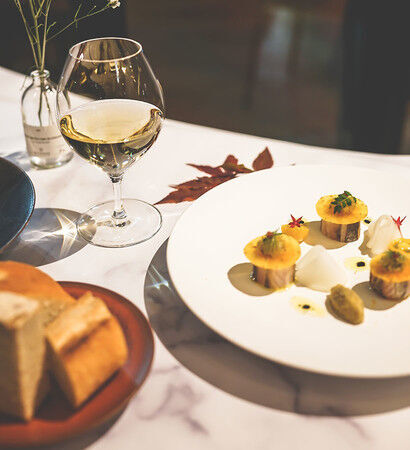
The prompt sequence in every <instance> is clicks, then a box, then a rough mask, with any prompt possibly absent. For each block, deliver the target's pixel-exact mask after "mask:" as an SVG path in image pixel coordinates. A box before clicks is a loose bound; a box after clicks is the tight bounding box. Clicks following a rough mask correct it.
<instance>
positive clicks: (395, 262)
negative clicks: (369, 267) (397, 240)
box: [380, 250, 406, 272]
mask: <svg viewBox="0 0 410 450" xmlns="http://www.w3.org/2000/svg"><path fill="white" fill-rule="evenodd" d="M405 261H406V257H405V256H404V255H403V254H401V253H400V252H395V251H394V250H387V252H385V253H384V254H383V256H382V258H381V259H380V262H381V263H382V265H383V267H384V268H385V269H386V270H387V271H388V272H399V271H400V270H401V269H402V268H403V264H404V262H405Z"/></svg>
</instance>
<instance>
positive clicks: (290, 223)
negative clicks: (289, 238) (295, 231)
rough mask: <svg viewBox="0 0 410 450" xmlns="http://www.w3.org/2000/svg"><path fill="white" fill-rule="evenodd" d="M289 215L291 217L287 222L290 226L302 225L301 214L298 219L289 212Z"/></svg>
mask: <svg viewBox="0 0 410 450" xmlns="http://www.w3.org/2000/svg"><path fill="white" fill-rule="evenodd" d="M290 217H291V218H292V222H289V226H290V228H295V227H298V228H299V227H301V226H302V225H303V224H302V216H301V217H299V219H295V218H294V217H293V216H292V214H291V215H290Z"/></svg>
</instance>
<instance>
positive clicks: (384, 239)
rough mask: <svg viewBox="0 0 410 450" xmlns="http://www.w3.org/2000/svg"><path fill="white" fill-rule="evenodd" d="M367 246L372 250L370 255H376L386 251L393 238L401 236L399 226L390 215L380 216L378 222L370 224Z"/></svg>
mask: <svg viewBox="0 0 410 450" xmlns="http://www.w3.org/2000/svg"><path fill="white" fill-rule="evenodd" d="M367 233H368V238H369V240H368V241H367V244H366V246H367V247H368V249H369V250H370V256H372V257H373V256H376V255H378V254H380V253H383V252H385V251H386V250H387V249H388V247H389V244H390V242H391V241H392V240H394V239H398V238H400V237H401V234H400V231H399V228H398V227H397V225H396V224H395V223H394V221H393V219H392V218H391V217H390V216H387V215H383V216H380V217H379V218H378V219H377V220H376V222H373V223H371V224H370V225H369V228H368V230H367Z"/></svg>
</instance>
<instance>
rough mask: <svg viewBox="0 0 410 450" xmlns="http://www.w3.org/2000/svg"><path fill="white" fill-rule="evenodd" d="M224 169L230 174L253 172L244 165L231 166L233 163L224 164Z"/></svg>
mask: <svg viewBox="0 0 410 450" xmlns="http://www.w3.org/2000/svg"><path fill="white" fill-rule="evenodd" d="M222 167H223V168H224V169H225V170H226V172H228V173H250V172H252V170H251V169H248V168H247V167H245V166H244V165H243V164H231V163H226V162H224V163H223V165H222Z"/></svg>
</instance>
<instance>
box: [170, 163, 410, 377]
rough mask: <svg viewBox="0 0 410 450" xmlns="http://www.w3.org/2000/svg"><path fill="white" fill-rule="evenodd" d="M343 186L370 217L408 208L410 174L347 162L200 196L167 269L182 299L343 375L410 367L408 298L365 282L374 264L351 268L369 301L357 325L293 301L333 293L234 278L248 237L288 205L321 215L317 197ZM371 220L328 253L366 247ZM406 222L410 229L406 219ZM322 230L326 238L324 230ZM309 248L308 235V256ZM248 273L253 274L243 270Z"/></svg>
mask: <svg viewBox="0 0 410 450" xmlns="http://www.w3.org/2000/svg"><path fill="white" fill-rule="evenodd" d="M345 189H346V190H348V191H350V192H352V193H353V195H355V196H356V197H358V198H360V199H362V200H363V201H364V202H365V203H367V205H368V208H369V216H370V217H372V218H373V219H376V218H377V217H378V216H379V215H381V214H391V215H393V216H394V217H396V216H398V215H400V216H404V215H406V214H410V204H409V203H410V202H409V197H408V195H409V193H410V179H409V177H405V176H403V175H397V174H389V173H385V172H379V171H375V170H369V169H361V168H355V167H348V166H293V167H279V168H274V169H271V170H264V171H261V172H256V173H253V174H249V175H244V176H241V177H239V178H237V179H235V180H232V181H230V182H228V183H225V184H223V185H221V186H219V187H217V188H215V189H213V190H212V191H210V192H209V193H207V194H206V195H204V196H202V197H201V198H200V199H198V200H197V201H196V202H195V203H194V204H193V205H192V206H191V207H190V208H189V209H188V210H187V211H186V212H185V214H184V215H183V216H182V217H181V219H180V220H179V221H178V223H177V225H176V226H175V228H174V230H173V233H172V235H171V237H170V240H169V244H168V253H167V259H168V266H169V271H170V274H171V278H172V281H173V283H174V285H175V287H176V289H177V291H178V293H179V294H180V296H181V298H182V299H183V300H184V302H185V303H186V304H187V306H188V307H189V308H190V309H191V310H192V311H193V312H194V313H195V314H196V315H197V316H198V317H199V318H201V319H202V320H203V321H204V322H205V323H206V324H207V325H208V326H209V327H211V328H212V329H213V330H215V331H216V332H218V333H219V334H221V335H222V336H224V337H225V338H227V339H228V340H230V341H231V342H233V343H235V344H237V345H239V346H240V347H243V348H245V349H247V350H249V351H251V352H254V353H256V354H258V355H260V356H263V357H266V358H269V359H271V360H274V361H278V362H281V363H284V364H287V365H290V366H293V367H297V368H301V369H306V370H311V371H315V372H321V373H326V374H332V375H341V376H351V377H388V376H389V377H393V376H404V375H409V374H410V326H409V323H410V300H405V301H403V302H400V303H398V302H390V301H388V300H382V299H380V298H379V297H377V296H376V295H374V294H373V293H372V291H371V290H370V288H369V286H368V283H367V281H368V278H369V273H368V272H358V273H357V274H355V273H354V272H353V271H349V270H347V272H348V276H349V287H353V286H356V285H358V284H360V283H362V284H361V285H360V286H359V287H360V288H361V289H360V290H359V291H360V293H361V294H363V296H364V297H365V304H366V305H367V306H368V307H367V308H366V309H365V320H364V323H362V324H361V325H356V326H355V325H350V324H347V323H345V322H342V321H340V320H338V319H337V318H335V317H334V316H332V315H331V314H329V313H328V312H327V311H326V309H325V311H326V314H325V315H324V316H323V317H315V316H310V315H305V314H302V313H301V312H300V311H298V310H296V309H295V308H294V307H293V306H292V304H291V301H290V300H291V298H292V297H294V296H303V297H305V298H308V299H310V300H313V301H315V302H316V303H317V304H320V305H323V307H324V306H325V299H326V293H322V292H316V291H312V290H310V289H307V288H303V287H297V286H292V287H291V288H289V289H287V290H285V291H282V292H276V293H269V291H267V290H264V288H262V287H259V286H258V285H256V284H255V283H254V282H251V281H249V282H248V283H249V285H250V286H251V287H252V286H254V287H255V289H256V291H255V292H254V293H253V295H250V294H248V293H245V292H248V288H249V286H247V289H245V292H243V291H241V290H239V289H237V288H236V287H234V285H233V284H232V283H231V281H230V278H229V277H228V273H229V272H230V271H231V272H230V273H231V274H232V273H233V272H235V269H233V272H232V270H231V269H232V268H234V267H235V266H237V265H239V264H243V263H247V260H246V258H245V256H244V254H243V248H244V247H245V245H246V244H247V243H248V242H249V241H250V240H251V239H253V238H255V237H257V236H260V235H263V234H264V233H266V232H267V231H268V230H274V229H276V228H279V227H280V225H281V224H283V223H287V222H288V221H289V215H290V214H291V213H292V214H293V215H296V216H301V215H303V216H304V217H306V218H307V219H308V220H309V221H310V220H312V221H316V220H319V218H318V216H317V214H316V211H315V204H316V201H317V200H318V198H319V197H321V196H322V195H326V194H332V193H340V192H343V190H345ZM407 222H410V220H408V221H407ZM366 228H367V227H366V226H363V225H362V233H361V236H360V239H359V241H357V242H355V243H350V244H347V245H345V246H343V247H340V248H333V249H329V252H330V253H331V255H332V256H334V257H335V258H336V259H338V260H339V261H340V262H341V263H342V264H343V262H344V261H345V259H346V258H347V257H351V256H362V255H361V253H360V250H359V246H360V244H361V243H362V241H363V231H365V229H366ZM402 230H403V234H404V235H405V236H409V235H410V227H409V224H408V223H405V225H404V226H403V228H402ZM317 238H318V239H322V237H321V234H320V233H318V235H317ZM328 243H329V244H335V241H330V240H329V241H328ZM336 244H337V243H336ZM331 246H333V245H331ZM310 248H311V246H309V245H308V244H305V243H303V244H302V255H303V254H304V253H306V252H307V251H308V250H309V249H310ZM240 267H242V268H243V267H246V266H240ZM237 269H238V268H237ZM239 279H241V276H239ZM242 279H243V280H245V281H244V282H245V283H246V275H245V274H244V275H242ZM243 280H242V281H243ZM258 292H261V293H263V294H264V295H255V294H258ZM266 294H267V295H266Z"/></svg>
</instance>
